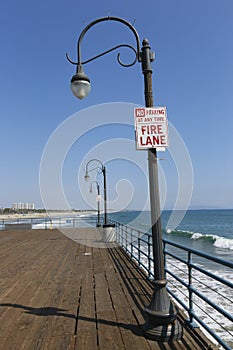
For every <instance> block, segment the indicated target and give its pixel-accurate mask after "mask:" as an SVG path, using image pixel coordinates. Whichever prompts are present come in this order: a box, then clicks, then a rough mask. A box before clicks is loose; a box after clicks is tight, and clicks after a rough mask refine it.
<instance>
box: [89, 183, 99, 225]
mask: <svg viewBox="0 0 233 350" xmlns="http://www.w3.org/2000/svg"><path fill="white" fill-rule="evenodd" d="M93 183H95V184H96V189H97V196H96V202H97V224H96V227H100V226H101V224H100V186H99V184H98V182H97V181H92V182H91V186H90V193H92V184H93Z"/></svg>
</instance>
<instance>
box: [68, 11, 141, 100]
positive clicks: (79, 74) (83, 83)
mask: <svg viewBox="0 0 233 350" xmlns="http://www.w3.org/2000/svg"><path fill="white" fill-rule="evenodd" d="M104 21H115V22H120V23H122V24H124V25H125V26H127V27H128V28H129V29H130V30H131V31H132V33H133V34H134V37H135V40H136V48H134V47H133V46H131V45H128V44H120V45H117V46H115V47H113V48H112V49H110V50H107V51H104V52H102V53H100V54H99V55H97V56H94V57H92V58H90V59H88V60H86V61H84V62H82V55H81V43H82V40H83V38H84V36H85V34H86V33H87V31H88V30H89V29H90V28H92V27H93V26H94V25H96V24H98V23H100V22H104ZM120 47H127V48H130V49H131V50H132V51H133V52H134V53H135V59H134V60H133V62H131V63H129V64H124V63H122V62H121V60H120V53H118V55H117V60H118V63H119V64H121V65H122V66H123V67H130V66H132V65H134V64H135V63H136V62H137V61H138V62H140V61H141V55H140V40H139V36H138V33H137V31H136V29H135V28H134V26H133V25H132V24H131V23H129V22H128V21H126V20H124V19H122V18H119V17H113V16H108V17H101V18H98V19H96V20H94V21H93V22H91V23H90V24H88V25H87V26H86V27H85V28H84V29H83V31H82V32H81V34H80V36H79V38H78V43H77V54H78V61H77V62H74V61H72V60H71V59H70V58H69V56H68V54H66V57H67V59H68V61H69V62H70V63H72V64H75V65H76V66H77V70H76V74H75V75H74V76H73V77H72V79H71V90H72V92H73V94H74V95H75V96H76V97H78V98H79V99H83V98H85V97H86V96H87V95H88V94H89V92H90V89H91V85H90V79H89V77H88V76H87V75H86V74H85V73H84V70H83V67H82V65H84V64H86V63H88V62H90V61H93V60H95V59H96V58H98V57H101V56H103V55H106V54H108V53H109V52H111V51H113V50H116V49H118V48H120Z"/></svg>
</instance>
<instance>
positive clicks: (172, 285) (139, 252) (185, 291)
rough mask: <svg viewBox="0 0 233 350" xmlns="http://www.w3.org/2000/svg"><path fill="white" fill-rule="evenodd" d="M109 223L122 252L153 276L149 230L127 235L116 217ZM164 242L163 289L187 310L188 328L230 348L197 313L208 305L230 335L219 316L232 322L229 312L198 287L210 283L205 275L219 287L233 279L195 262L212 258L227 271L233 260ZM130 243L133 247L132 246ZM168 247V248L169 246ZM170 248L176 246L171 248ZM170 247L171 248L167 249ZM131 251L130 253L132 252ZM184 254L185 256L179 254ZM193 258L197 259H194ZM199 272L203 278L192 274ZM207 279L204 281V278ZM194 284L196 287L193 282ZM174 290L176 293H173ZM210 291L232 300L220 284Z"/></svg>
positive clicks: (232, 268) (127, 232)
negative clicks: (202, 332) (164, 283)
mask: <svg viewBox="0 0 233 350" xmlns="http://www.w3.org/2000/svg"><path fill="white" fill-rule="evenodd" d="M112 222H113V223H115V224H116V230H117V240H118V243H119V244H120V245H121V246H122V247H123V249H125V251H126V252H128V253H129V254H130V256H131V258H132V259H134V260H135V261H136V262H137V263H138V265H139V266H140V267H142V268H143V269H144V270H145V272H146V273H147V275H148V278H153V272H152V271H153V259H152V254H151V247H152V242H151V234H150V233H143V232H140V231H138V230H136V229H133V228H131V238H130V237H129V230H128V229H127V228H126V225H124V224H120V223H117V222H116V221H113V220H112ZM125 234H126V235H127V240H126V241H124V235H125ZM135 236H137V240H134V239H133V238H134V237H135ZM130 240H131V243H130V244H131V249H129V247H128V242H129V241H130ZM163 244H164V259H165V272H166V278H167V282H168V283H167V290H168V292H169V293H170V294H171V296H172V297H173V298H174V299H175V300H176V302H177V303H179V305H180V306H181V307H182V308H183V309H184V310H185V311H186V312H187V316H188V319H187V323H188V324H189V326H190V327H191V328H194V327H199V326H201V327H203V329H205V330H206V331H207V332H208V333H209V334H210V336H211V337H212V338H213V339H215V340H216V341H217V342H218V344H219V345H221V346H222V347H223V348H224V349H227V350H230V349H232V345H233V343H231V345H229V344H228V343H227V341H225V340H224V339H222V337H221V336H219V335H218V334H217V332H216V331H215V330H213V328H210V326H209V325H208V324H207V323H206V321H205V320H204V318H203V317H202V316H201V315H200V314H199V309H202V311H203V309H205V307H204V306H203V304H205V306H206V308H210V309H211V310H213V312H215V313H216V314H218V315H219V317H220V318H221V322H220V321H217V320H216V319H215V318H216V317H215V318H214V317H213V316H211V315H208V313H207V312H206V315H207V316H210V318H211V320H212V322H216V324H217V326H218V327H219V328H220V329H222V331H223V332H225V333H226V334H228V335H229V338H230V337H232V339H233V334H232V331H231V330H229V329H226V328H224V325H223V324H222V323H223V318H225V319H226V320H229V321H230V322H233V316H232V314H231V313H230V312H229V311H228V310H226V309H223V308H222V307H221V306H219V305H217V304H216V303H214V302H213V301H212V300H211V299H210V297H209V296H206V295H205V291H204V292H203V291H201V290H200V284H201V285H202V287H203V288H205V290H211V287H210V286H209V285H208V284H205V283H204V281H203V280H204V279H208V280H209V281H211V282H213V283H219V284H220V285H221V288H225V287H226V288H230V289H231V290H232V291H233V283H232V282H231V281H230V280H226V279H225V278H222V277H221V276H218V275H217V274H215V273H213V272H211V271H208V270H206V269H204V268H202V267H201V266H200V265H199V260H200V259H204V260H206V261H208V262H212V263H214V264H217V265H218V266H221V268H228V269H229V270H230V271H232V270H233V263H231V262H229V261H226V260H223V259H220V258H217V257H215V256H212V255H209V254H206V253H204V252H200V251H198V250H195V249H192V248H189V247H186V246H183V245H181V244H177V243H175V242H171V241H169V240H167V239H163ZM132 245H133V248H132ZM169 248H170V249H169ZM174 248H175V249H176V250H177V251H176V252H174ZM171 249H173V251H171ZM132 251H133V254H132ZM180 251H182V252H183V253H184V254H182V257H181V256H180V254H179V253H180ZM183 255H185V257H184V256H183ZM195 260H196V261H197V262H196V263H195ZM197 273H200V274H201V275H202V276H203V280H202V281H200V280H198V278H197V277H196V274H197ZM206 283H208V281H207V282H206ZM195 284H197V287H195V286H194V285H195ZM177 291H178V293H177ZM212 292H216V293H218V295H219V296H221V298H222V299H225V300H226V301H229V303H228V304H229V305H232V304H233V293H232V294H231V295H232V299H228V298H227V297H226V296H225V295H224V294H223V292H222V293H221V292H220V288H218V290H217V291H216V290H214V289H212ZM197 298H198V300H199V301H201V305H202V307H200V306H198V302H197V300H196V299H197Z"/></svg>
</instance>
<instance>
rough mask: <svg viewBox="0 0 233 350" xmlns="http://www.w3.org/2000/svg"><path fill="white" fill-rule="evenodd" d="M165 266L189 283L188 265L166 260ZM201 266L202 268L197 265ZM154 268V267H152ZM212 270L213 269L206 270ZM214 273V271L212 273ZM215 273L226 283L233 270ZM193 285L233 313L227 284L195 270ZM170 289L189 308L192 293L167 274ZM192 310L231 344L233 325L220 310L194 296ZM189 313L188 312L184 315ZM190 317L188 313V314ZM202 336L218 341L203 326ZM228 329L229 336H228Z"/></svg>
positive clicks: (230, 291) (145, 262)
mask: <svg viewBox="0 0 233 350" xmlns="http://www.w3.org/2000/svg"><path fill="white" fill-rule="evenodd" d="M142 260H143V263H144V264H145V265H146V264H147V259H146V258H144V259H142ZM166 266H167V268H168V270H170V271H171V272H172V273H174V274H175V275H177V276H178V277H179V278H181V279H182V280H183V281H184V282H185V283H186V284H188V268H187V265H186V264H184V263H181V262H178V263H177V261H175V260H173V259H172V258H168V259H167V260H166ZM198 266H200V267H202V268H203V266H202V265H200V264H198ZM152 268H153V266H152ZM207 271H210V270H207ZM211 272H212V273H213V271H211ZM214 273H215V274H216V275H217V276H221V277H222V278H223V279H225V280H227V281H231V280H232V271H228V270H220V269H219V270H218V271H217V270H215V271H214ZM192 276H193V278H192V286H193V288H195V289H196V290H198V292H199V293H201V294H203V295H204V296H205V297H206V298H207V299H209V300H210V301H212V302H213V303H215V304H216V305H219V306H220V307H221V308H222V309H223V310H225V311H226V312H228V313H229V314H233V300H232V288H230V287H227V286H225V285H224V284H222V283H220V282H218V281H216V280H214V279H212V278H211V277H208V276H207V275H205V274H203V273H201V272H199V271H197V270H195V269H193V272H192ZM167 281H168V287H169V288H170V290H171V291H172V292H174V293H175V294H176V296H177V297H178V298H179V299H180V300H182V302H183V303H185V304H186V305H187V306H188V305H189V292H188V289H187V288H186V287H184V286H183V285H182V284H180V283H179V282H178V281H177V280H176V279H174V278H173V277H172V276H170V275H169V274H167ZM193 309H194V312H195V313H196V315H197V316H198V317H200V319H202V320H203V321H204V322H205V323H206V324H207V325H208V326H209V327H210V328H211V329H212V330H213V331H214V332H215V333H216V334H217V335H218V336H219V337H220V338H221V339H223V340H224V341H225V342H229V343H230V342H232V331H233V329H232V322H231V321H230V320H229V319H228V318H226V317H224V316H223V315H222V314H221V313H219V312H218V311H217V310H215V309H214V308H212V307H211V306H210V305H209V304H208V303H205V302H204V301H203V300H202V299H200V298H199V297H197V296H196V295H195V293H194V294H193ZM185 313H186V314H187V312H185ZM187 318H188V314H187ZM201 329H202V331H203V333H205V334H206V336H207V337H209V338H210V339H211V340H212V341H213V342H215V343H216V341H215V340H214V339H213V338H212V337H211V336H210V334H209V333H208V332H207V331H205V330H204V329H203V328H202V327H201ZM226 330H228V331H229V332H231V334H230V333H228V331H226Z"/></svg>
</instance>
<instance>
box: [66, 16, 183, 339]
mask: <svg viewBox="0 0 233 350" xmlns="http://www.w3.org/2000/svg"><path fill="white" fill-rule="evenodd" d="M104 21H109V22H110V21H116V22H120V23H122V24H123V25H125V26H127V27H128V28H129V29H130V30H131V31H132V33H133V34H134V37H135V40H136V48H134V47H133V46H131V45H126V44H121V45H117V46H115V47H113V48H112V49H110V50H107V51H105V52H103V53H101V54H99V55H97V56H95V57H92V58H90V59H89V60H87V61H82V58H81V43H82V39H83V37H84V36H85V34H86V32H87V31H88V30H89V29H90V28H91V27H93V26H94V25H96V24H98V23H100V22H104ZM121 47H128V48H129V49H131V50H132V51H133V52H134V53H135V59H134V60H133V62H131V63H129V64H124V63H122V61H121V59H120V54H119V53H118V55H117V60H118V62H119V64H120V65H122V66H124V67H130V66H132V65H134V64H135V63H136V62H139V63H141V68H142V73H143V76H144V97H145V107H154V104H153V89H152V68H151V62H153V61H154V57H155V55H154V53H153V52H151V48H150V45H149V41H148V40H147V39H144V40H143V41H142V48H140V40H139V35H138V33H137V31H136V29H135V28H134V27H133V26H132V24H131V23H129V22H128V21H126V20H124V19H122V18H119V17H112V16H108V17H101V18H98V19H96V20H94V21H93V22H91V23H90V24H89V25H87V26H86V27H85V28H84V29H83V31H82V32H81V34H80V36H79V39H78V43H77V55H78V61H77V62H74V61H72V60H71V59H70V58H69V56H68V55H67V54H66V56H67V59H68V60H69V62H70V63H72V64H74V65H76V66H77V70H76V74H75V75H74V76H73V77H72V79H71V90H72V92H73V94H74V95H75V96H76V97H78V98H79V99H83V98H84V97H86V96H87V95H88V94H89V92H90V88H91V87H90V79H89V77H88V76H87V75H86V74H85V73H84V70H83V65H84V64H86V63H89V62H91V61H93V60H95V59H97V58H99V57H101V56H103V55H105V54H107V53H109V52H111V51H114V50H116V49H118V48H121ZM149 146H151V145H149ZM157 159H158V158H157V150H156V147H155V148H149V149H148V169H149V187H150V210H151V231H152V244H153V260H154V281H153V285H154V290H153V295H152V298H151V301H150V304H149V305H148V306H146V307H145V314H146V323H145V324H144V325H143V329H144V333H145V335H146V336H147V337H148V338H150V339H153V340H156V341H163V342H164V341H170V342H171V341H175V340H178V339H180V338H181V337H182V334H183V330H182V326H181V324H180V322H179V321H178V319H177V315H178V309H177V308H176V307H175V305H173V303H172V301H171V299H170V297H169V295H168V291H167V288H166V284H167V282H166V279H165V271H164V257H163V246H162V226H161V218H160V214H161V212H160V198H159V181H158V164H157ZM86 175H87V174H86ZM105 203H106V201H105Z"/></svg>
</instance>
